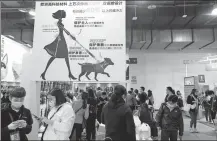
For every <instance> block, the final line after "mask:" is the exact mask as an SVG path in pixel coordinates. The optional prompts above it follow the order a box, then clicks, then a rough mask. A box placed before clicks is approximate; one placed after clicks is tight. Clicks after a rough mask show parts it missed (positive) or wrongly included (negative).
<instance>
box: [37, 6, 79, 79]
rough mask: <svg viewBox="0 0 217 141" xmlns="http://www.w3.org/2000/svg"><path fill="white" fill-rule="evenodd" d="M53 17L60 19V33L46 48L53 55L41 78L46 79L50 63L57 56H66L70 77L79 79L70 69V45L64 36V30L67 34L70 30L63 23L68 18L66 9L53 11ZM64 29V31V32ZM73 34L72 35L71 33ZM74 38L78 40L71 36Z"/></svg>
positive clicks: (58, 24) (58, 23)
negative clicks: (68, 45)
mask: <svg viewBox="0 0 217 141" xmlns="http://www.w3.org/2000/svg"><path fill="white" fill-rule="evenodd" d="M53 18H54V19H58V22H57V26H58V28H59V35H58V36H57V38H56V39H55V40H54V41H53V42H52V43H50V44H48V45H46V46H45V47H44V49H45V50H46V51H47V53H48V54H49V55H50V56H51V58H50V59H49V60H48V62H47V66H46V68H45V70H44V72H43V73H42V74H41V78H42V79H43V80H46V78H45V74H46V72H47V69H48V67H49V66H50V64H51V63H52V62H53V61H54V59H56V58H64V59H65V62H66V66H67V68H68V72H69V75H68V77H69V79H73V80H75V79H77V78H75V77H74V76H73V75H72V72H71V69H70V64H69V57H68V47H67V44H66V40H65V37H64V34H63V33H64V32H66V33H67V34H69V33H68V31H67V30H66V29H65V28H64V25H63V23H62V19H63V18H66V12H65V11H64V10H58V11H57V12H55V13H53ZM63 31H64V32H63ZM70 36H71V35H70ZM71 38H72V39H73V40H76V39H75V37H73V36H71Z"/></svg>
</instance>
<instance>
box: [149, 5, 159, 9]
mask: <svg viewBox="0 0 217 141" xmlns="http://www.w3.org/2000/svg"><path fill="white" fill-rule="evenodd" d="M156 8H157V6H156V5H149V6H148V9H156Z"/></svg>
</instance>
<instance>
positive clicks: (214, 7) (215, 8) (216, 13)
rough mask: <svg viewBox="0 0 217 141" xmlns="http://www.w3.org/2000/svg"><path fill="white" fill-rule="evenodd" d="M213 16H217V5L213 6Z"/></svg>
mask: <svg viewBox="0 0 217 141" xmlns="http://www.w3.org/2000/svg"><path fill="white" fill-rule="evenodd" d="M211 14H212V15H214V16H217V5H216V4H215V5H214V6H213V10H212V13H211Z"/></svg>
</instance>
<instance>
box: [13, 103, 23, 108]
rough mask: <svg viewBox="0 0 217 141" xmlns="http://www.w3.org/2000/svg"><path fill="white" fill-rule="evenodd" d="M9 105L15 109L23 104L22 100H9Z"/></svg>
mask: <svg viewBox="0 0 217 141" xmlns="http://www.w3.org/2000/svg"><path fill="white" fill-rule="evenodd" d="M11 105H12V106H13V107H14V108H16V109H19V108H20V107H21V106H23V102H11Z"/></svg>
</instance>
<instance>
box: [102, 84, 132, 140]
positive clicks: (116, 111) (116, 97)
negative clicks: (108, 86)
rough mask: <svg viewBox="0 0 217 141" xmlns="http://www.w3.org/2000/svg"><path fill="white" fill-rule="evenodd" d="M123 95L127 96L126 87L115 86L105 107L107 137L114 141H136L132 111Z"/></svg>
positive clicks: (104, 118)
mask: <svg viewBox="0 0 217 141" xmlns="http://www.w3.org/2000/svg"><path fill="white" fill-rule="evenodd" d="M123 95H126V89H125V88H124V86H121V85H117V86H115V89H114V94H113V95H112V97H111V99H110V100H109V102H108V103H107V104H106V105H105V106H104V107H103V111H102V123H103V124H105V129H106V137H108V138H111V139H112V140H124V141H136V133H135V123H134V119H133V114H132V110H131V109H130V107H129V106H128V105H126V104H125V101H124V99H123V97H122V96H123Z"/></svg>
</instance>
